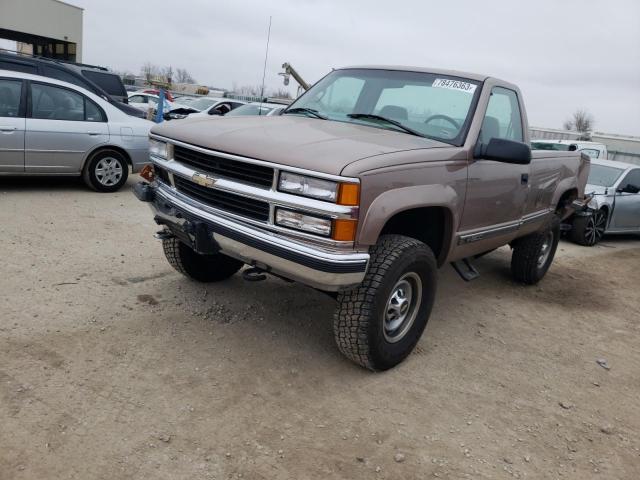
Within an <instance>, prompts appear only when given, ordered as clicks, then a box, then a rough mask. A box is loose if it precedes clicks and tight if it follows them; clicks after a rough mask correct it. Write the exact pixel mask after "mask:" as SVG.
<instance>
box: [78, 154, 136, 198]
mask: <svg viewBox="0 0 640 480" xmlns="http://www.w3.org/2000/svg"><path fill="white" fill-rule="evenodd" d="M128 176H129V163H128V162H127V159H126V157H125V156H124V155H123V154H122V153H120V152H119V151H117V150H111V149H104V150H98V151H97V152H95V153H94V154H92V155H91V157H90V158H89V159H88V160H87V162H86V164H85V166H84V171H83V172H82V178H83V179H84V183H86V184H87V186H88V187H89V188H92V189H93V190H95V191H96V192H103V193H109V192H115V191H117V190H119V189H120V187H122V186H123V185H124V184H125V182H126V181H127V177H128Z"/></svg>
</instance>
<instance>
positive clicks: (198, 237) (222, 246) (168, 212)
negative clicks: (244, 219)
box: [134, 183, 369, 292]
mask: <svg viewBox="0 0 640 480" xmlns="http://www.w3.org/2000/svg"><path fill="white" fill-rule="evenodd" d="M134 193H135V194H136V196H137V197H138V199H139V200H141V201H144V202H149V203H150V206H151V209H152V211H153V212H154V219H155V221H156V223H158V224H159V225H164V226H166V227H167V228H168V229H169V230H171V232H172V233H173V234H174V235H175V236H176V237H178V238H180V239H181V240H182V241H184V242H185V243H187V244H189V245H190V246H191V248H193V249H194V250H195V251H197V252H198V253H202V254H213V253H216V252H221V253H223V254H225V255H228V256H230V257H233V258H237V259H238V260H241V261H243V262H245V263H247V264H249V265H253V266H256V267H258V268H260V269H262V270H265V271H267V272H271V273H274V274H276V275H279V276H282V277H285V278H288V279H291V280H295V281H298V282H301V283H304V284H306V285H309V286H311V287H314V288H318V289H320V290H326V291H331V292H335V291H339V290H344V289H348V288H350V287H353V286H355V285H358V284H359V283H361V282H362V280H363V278H364V275H365V272H366V270H367V264H368V262H369V254H368V253H363V252H354V251H346V252H340V251H328V250H325V249H322V248H319V247H317V246H314V245H309V244H303V243H301V242H299V241H295V240H292V239H289V238H286V237H284V236H283V235H280V234H276V233H273V232H269V231H266V230H263V229H260V228H257V227H255V226H252V225H248V224H246V223H241V222H239V221H237V220H235V219H230V218H228V217H225V216H223V215H217V214H213V213H210V212H208V211H204V210H202V209H199V208H198V207H197V206H196V205H194V204H192V203H190V202H186V201H184V200H183V199H181V198H178V197H177V196H176V195H173V194H172V192H171V191H170V190H169V189H161V188H158V187H157V186H154V185H150V184H147V183H138V184H136V185H135V187H134Z"/></svg>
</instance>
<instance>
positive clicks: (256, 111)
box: [226, 103, 273, 117]
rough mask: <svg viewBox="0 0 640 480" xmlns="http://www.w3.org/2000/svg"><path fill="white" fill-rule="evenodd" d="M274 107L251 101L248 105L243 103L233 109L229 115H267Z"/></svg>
mask: <svg viewBox="0 0 640 480" xmlns="http://www.w3.org/2000/svg"><path fill="white" fill-rule="evenodd" d="M271 110H273V107H268V106H266V105H259V104H257V103H249V104H247V105H241V106H240V107H238V108H236V109H235V110H231V111H230V112H229V113H227V115H226V116H227V117H235V116H238V115H266V114H267V113H269V112H270V111H271Z"/></svg>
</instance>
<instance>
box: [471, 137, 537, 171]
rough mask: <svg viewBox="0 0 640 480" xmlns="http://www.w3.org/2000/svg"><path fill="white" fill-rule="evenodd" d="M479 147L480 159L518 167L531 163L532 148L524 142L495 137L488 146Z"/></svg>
mask: <svg viewBox="0 0 640 480" xmlns="http://www.w3.org/2000/svg"><path fill="white" fill-rule="evenodd" d="M479 147H480V148H479V149H478V150H479V152H477V155H476V157H478V158H484V159H486V160H495V161H496V162H504V163H515V164H518V165H528V164H530V163H531V147H529V145H527V144H526V143H523V142H517V141H515V140H507V139H505V138H495V137H494V138H492V139H491V140H489V143H488V144H486V145H485V144H479Z"/></svg>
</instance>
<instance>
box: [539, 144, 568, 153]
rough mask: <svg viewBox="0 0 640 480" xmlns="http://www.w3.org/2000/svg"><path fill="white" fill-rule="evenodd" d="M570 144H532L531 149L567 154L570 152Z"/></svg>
mask: <svg viewBox="0 0 640 480" xmlns="http://www.w3.org/2000/svg"><path fill="white" fill-rule="evenodd" d="M569 146H570V145H569V144H568V143H547V142H531V148H532V149H534V150H555V151H560V152H566V151H568V150H569Z"/></svg>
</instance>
